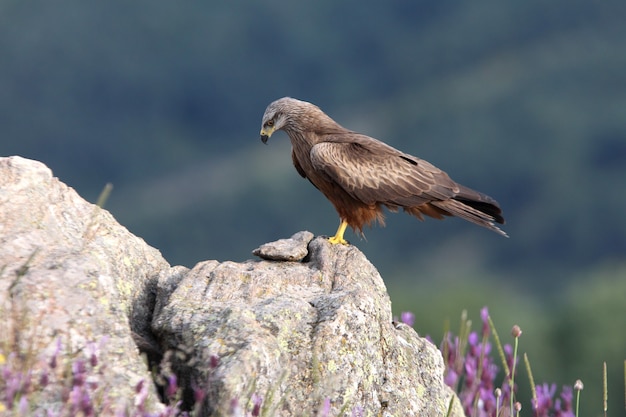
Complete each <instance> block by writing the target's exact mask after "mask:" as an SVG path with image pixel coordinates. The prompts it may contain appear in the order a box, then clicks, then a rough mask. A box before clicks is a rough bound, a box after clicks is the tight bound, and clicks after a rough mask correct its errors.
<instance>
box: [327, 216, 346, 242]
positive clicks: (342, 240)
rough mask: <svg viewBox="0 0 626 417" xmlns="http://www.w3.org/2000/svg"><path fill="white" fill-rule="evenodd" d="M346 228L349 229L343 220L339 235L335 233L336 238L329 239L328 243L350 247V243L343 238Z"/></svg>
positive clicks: (338, 231)
mask: <svg viewBox="0 0 626 417" xmlns="http://www.w3.org/2000/svg"><path fill="white" fill-rule="evenodd" d="M346 227H348V223H347V222H346V221H345V220H341V223H340V224H339V228H338V229H337V233H335V236H333V237H331V238H329V239H328V241H329V242H330V243H332V244H333V245H337V244H339V243H340V244H342V245H349V243H348V241H347V240H345V239H344V238H343V234H344V232H345V231H346Z"/></svg>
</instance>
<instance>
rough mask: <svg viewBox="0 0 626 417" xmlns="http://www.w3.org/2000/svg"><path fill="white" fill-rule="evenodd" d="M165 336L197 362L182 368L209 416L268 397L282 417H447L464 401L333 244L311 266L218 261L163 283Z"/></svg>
mask: <svg viewBox="0 0 626 417" xmlns="http://www.w3.org/2000/svg"><path fill="white" fill-rule="evenodd" d="M153 330H154V332H155V333H156V334H157V335H158V339H159V340H161V341H162V342H163V343H164V345H163V346H162V348H163V350H176V349H182V350H183V351H184V352H186V353H187V354H190V355H191V356H192V357H193V358H194V360H193V361H192V362H193V364H194V365H193V366H187V365H186V363H187V362H189V357H188V356H187V355H185V356H184V360H182V361H180V363H179V364H178V365H177V367H178V369H179V372H181V373H182V374H184V375H185V377H186V381H187V383H190V382H192V383H193V384H195V385H197V386H204V387H206V388H207V389H208V393H209V395H208V397H207V401H206V403H205V404H204V412H205V413H206V415H211V414H212V413H214V412H215V411H216V410H224V409H227V408H228V407H229V404H230V403H231V401H232V399H233V398H238V399H239V400H240V402H243V403H247V402H248V401H249V399H250V398H252V394H253V393H256V394H258V395H261V396H262V397H264V398H265V400H266V401H265V406H266V407H268V409H270V410H272V411H273V412H272V414H270V415H277V416H300V415H306V416H312V415H316V414H317V412H318V411H319V410H320V408H321V407H322V405H323V403H324V401H325V400H326V399H327V398H328V399H330V401H331V413H330V415H332V416H335V415H344V413H347V415H351V413H352V412H353V411H361V412H362V414H360V415H364V416H444V415H445V413H446V410H447V407H448V404H449V400H450V397H451V395H452V392H451V391H450V390H449V389H448V388H447V387H446V386H445V385H444V383H443V379H442V376H443V361H442V358H441V355H440V354H439V351H438V350H437V348H436V347H435V346H433V345H432V344H431V343H429V342H428V341H426V340H425V339H422V338H420V337H418V335H417V334H416V333H415V331H414V330H413V329H411V328H409V327H408V326H406V325H402V324H400V325H394V324H393V323H392V316H391V303H390V300H389V296H388V295H387V291H386V288H385V285H384V283H383V281H382V279H381V277H380V275H379V274H378V272H377V271H376V269H375V268H374V266H373V265H372V264H370V263H369V262H368V261H367V259H366V258H365V256H364V255H363V254H362V253H361V252H360V251H359V250H358V249H357V248H356V247H354V246H343V245H330V244H329V243H328V241H327V240H326V239H324V238H316V239H315V240H313V241H312V242H311V243H310V244H309V254H308V257H307V262H305V263H293V262H268V261H248V262H244V263H233V262H223V263H218V262H215V261H207V262H201V263H199V264H198V265H196V266H195V267H194V268H193V269H192V270H191V271H189V273H188V274H186V275H185V276H184V277H183V278H182V279H181V280H180V281H179V282H178V283H177V285H175V286H174V285H171V282H169V281H168V280H166V279H163V280H162V281H161V282H160V284H159V292H158V294H157V308H156V311H155V315H154V321H153ZM211 356H214V357H218V358H219V361H218V364H217V366H216V361H215V360H213V364H211V360H210V358H211ZM457 404H458V403H457ZM452 415H455V416H461V415H463V414H462V411H460V409H459V408H458V407H457V408H455V413H453V414H452Z"/></svg>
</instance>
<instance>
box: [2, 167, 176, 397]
mask: <svg viewBox="0 0 626 417" xmlns="http://www.w3.org/2000/svg"><path fill="white" fill-rule="evenodd" d="M168 270H169V265H168V263H167V262H166V261H165V260H164V259H163V257H161V255H160V253H159V252H158V251H157V250H156V249H154V248H151V247H150V246H148V245H147V244H146V243H145V242H144V241H143V240H142V239H140V238H138V237H135V236H133V235H132V234H131V233H130V232H129V231H128V230H126V229H125V228H124V227H122V226H120V225H119V224H118V223H117V222H116V221H115V219H113V217H112V216H111V215H110V214H109V213H108V212H107V211H106V210H102V209H100V208H98V207H97V206H95V205H93V204H90V203H88V202H86V201H85V200H83V199H82V198H80V197H79V196H78V194H77V193H76V192H75V191H74V190H73V189H71V188H69V187H67V186H66V185H65V184H63V183H61V182H60V181H59V180H58V179H57V178H54V177H53V176H52V173H51V171H50V169H48V168H47V167H46V166H45V165H43V164H42V163H40V162H36V161H31V160H27V159H24V158H20V157H10V158H0V311H2V316H3V317H2V321H3V323H2V326H4V327H5V328H6V329H13V330H14V332H13V334H7V332H0V347H2V346H10V347H13V348H15V349H16V350H18V351H19V352H20V353H22V354H24V353H25V352H33V355H34V356H41V355H43V354H44V353H51V352H52V351H53V350H54V347H55V346H56V341H57V339H60V340H61V343H62V345H63V351H66V352H68V354H67V355H66V356H65V357H64V358H62V359H63V361H62V363H61V364H60V366H61V367H63V366H67V364H66V363H64V362H67V361H69V360H70V359H71V358H73V357H76V356H80V355H84V349H85V346H86V343H87V342H89V341H95V342H98V341H100V340H101V339H102V338H103V337H105V338H106V343H105V344H104V347H103V349H102V351H101V352H100V362H101V363H103V364H106V366H105V367H103V375H102V376H101V378H100V379H101V381H100V383H101V384H103V392H106V393H107V395H108V398H109V400H110V401H111V403H112V405H113V407H118V406H121V405H122V404H124V403H127V404H132V402H133V399H134V387H135V385H136V384H137V383H138V382H139V381H140V380H141V379H145V380H147V381H151V376H150V373H149V372H148V370H147V367H146V365H145V362H144V360H143V359H142V358H141V356H140V355H139V351H138V350H137V347H136V345H135V343H134V341H133V338H132V333H133V332H137V333H139V334H142V333H143V334H146V331H149V329H148V328H149V322H150V318H151V316H152V307H151V304H153V303H154V300H152V302H150V299H149V298H150V297H151V296H150V293H151V292H152V293H154V291H150V287H151V286H154V284H156V282H157V277H158V275H159V273H160V272H162V271H168ZM152 298H154V296H152ZM14 335H17V336H14ZM42 359H44V358H43V357H42ZM37 366H38V364H37V362H36V361H35V368H37ZM35 371H36V369H35ZM55 395H58V396H60V395H61V393H60V392H56V393H54V392H52V393H50V396H51V398H50V399H49V400H50V401H51V402H54V401H55V398H54V397H55ZM150 395H151V399H150V401H149V402H150V403H151V404H153V406H152V408H154V409H157V408H159V407H160V403H159V402H158V399H157V396H156V395H155V390H154V389H151V391H150ZM56 401H61V398H60V397H58V398H56Z"/></svg>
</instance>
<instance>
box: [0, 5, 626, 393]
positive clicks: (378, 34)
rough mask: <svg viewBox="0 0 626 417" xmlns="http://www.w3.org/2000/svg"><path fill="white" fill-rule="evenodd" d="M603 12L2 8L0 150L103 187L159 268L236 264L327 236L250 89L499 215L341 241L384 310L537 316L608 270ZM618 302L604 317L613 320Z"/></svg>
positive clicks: (558, 309) (623, 31) (615, 42)
mask: <svg viewBox="0 0 626 417" xmlns="http://www.w3.org/2000/svg"><path fill="white" fill-rule="evenodd" d="M625 12H626V3H624V2H623V1H619V0H613V1H603V2H589V1H580V0H573V1H572V0H570V1H565V0H555V1H552V2H550V3H549V4H548V3H546V2H542V1H539V0H529V1H526V2H513V3H511V2H498V1H494V0H488V1H483V2H461V1H438V2H420V1H399V0H398V1H395V0H394V1H390V2H379V3H377V4H371V5H368V6H367V7H363V6H362V3H361V2H357V1H354V0H347V1H343V2H333V1H328V0H320V1H317V2H314V3H313V2H311V3H296V2H287V1H280V0H274V1H268V2H263V3H258V4H257V3H253V4H249V2H245V1H241V0H235V1H229V2H226V1H218V2H192V3H184V4H182V3H174V2H166V1H162V0H152V1H149V2H148V1H145V0H143V1H136V2H131V3H129V2H123V1H120V0H111V1H107V2H98V3H88V2H81V1H78V0H63V1H60V2H54V3H52V2H45V1H23V0H20V1H18V0H6V1H4V2H3V3H2V4H1V5H0V60H1V65H0V154H2V155H14V154H17V155H21V156H25V157H29V158H34V159H38V160H41V161H43V162H45V163H46V164H48V165H49V166H50V167H51V168H52V169H53V170H54V172H55V175H57V176H59V177H60V178H61V180H63V181H65V182H66V183H68V184H70V185H71V186H73V187H74V188H76V189H77V191H78V192H79V193H80V194H81V195H83V196H84V197H86V198H88V199H90V200H91V201H95V200H96V198H97V195H98V193H99V192H100V190H101V189H102V188H103V186H104V184H105V183H107V182H112V183H113V184H114V187H115V188H114V190H113V193H112V195H111V198H110V200H109V201H108V203H107V208H108V209H109V210H110V211H111V212H112V213H113V214H114V215H115V217H116V218H117V219H118V220H119V221H120V222H121V223H122V224H124V225H126V226H127V227H128V228H129V229H130V230H131V231H132V232H133V233H135V234H137V235H139V236H142V237H144V238H145V239H146V241H147V242H148V243H149V244H151V245H153V246H155V247H157V248H159V249H160V250H161V251H162V252H163V254H164V256H165V257H166V258H167V259H168V260H169V261H170V262H171V263H173V264H185V265H187V266H192V265H193V264H194V263H195V262H197V261H200V260H204V259H219V260H226V259H233V260H244V259H248V258H250V257H251V254H250V251H251V250H252V249H253V248H255V247H257V246H258V245H259V244H261V243H264V242H267V241H270V240H275V239H278V238H282V237H287V236H290V235H291V234H292V233H295V232H297V231H300V230H305V229H306V230H310V231H312V232H314V233H315V234H316V235H319V234H332V233H334V231H335V228H336V226H337V223H338V218H337V216H336V214H335V212H334V210H333V208H332V207H331V205H330V204H329V203H328V202H327V201H326V200H325V199H324V198H323V196H322V195H321V194H319V193H318V192H317V190H315V189H314V188H313V187H312V186H311V185H310V184H309V183H308V182H306V181H305V180H303V179H301V178H300V177H299V176H298V175H297V173H296V172H295V170H294V169H293V167H292V166H291V158H290V155H289V152H290V145H289V143H288V139H287V137H286V135H284V134H282V133H281V134H277V135H275V136H273V137H272V139H271V140H270V142H269V146H263V145H262V144H261V143H260V141H259V137H258V132H259V129H260V121H261V116H262V114H263V111H264V109H265V106H266V105H267V104H268V103H269V102H271V101H272V100H274V99H276V98H279V97H282V96H285V95H289V96H293V97H296V98H300V99H303V100H307V101H311V102H313V103H315V104H317V105H319V106H320V107H321V108H322V109H324V110H325V111H326V112H327V113H329V114H330V115H331V116H332V117H333V118H335V119H336V120H337V121H338V122H340V123H341V124H343V125H344V126H346V127H348V128H350V129H352V130H357V131H361V132H363V133H366V134H369V135H370V136H374V137H377V138H379V139H382V140H384V141H385V142H387V143H389V144H391V145H393V146H395V147H397V148H400V149H401V150H403V151H405V152H408V153H410V154H414V155H416V156H419V157H421V158H424V159H427V160H429V161H430V162H432V163H434V164H435V165H437V166H439V167H440V168H442V169H444V170H446V171H447V172H448V173H449V174H450V175H451V176H452V178H454V179H456V180H457V181H459V182H461V183H463V184H465V185H467V186H470V187H473V188H476V189H478V190H480V191H483V192H485V193H487V194H489V195H491V196H493V197H494V198H496V199H497V200H498V201H499V202H500V204H501V205H502V207H503V209H504V213H505V217H506V219H507V225H506V226H505V227H504V229H505V230H506V231H507V232H508V233H509V235H510V236H511V238H510V239H503V238H501V237H499V236H498V235H496V234H494V233H490V232H488V231H486V230H483V229H480V228H478V227H476V226H473V225H471V224H469V223H467V224H466V223H464V222H462V221H460V220H456V219H448V220H446V221H444V222H438V221H435V220H427V221H426V222H424V223H420V222H418V221H417V220H415V219H414V218H412V217H409V216H406V215H400V214H399V215H390V216H388V219H387V227H386V228H384V229H383V228H374V229H372V230H367V231H366V239H361V238H359V237H358V236H355V235H354V234H352V233H350V232H349V233H347V234H346V237H347V238H348V239H349V240H351V242H352V243H354V244H356V245H357V246H358V247H359V248H360V249H361V250H363V252H365V253H366V255H367V256H368V257H369V259H370V260H372V262H373V263H374V264H375V265H376V266H377V267H378V268H379V270H380V271H381V274H382V276H383V277H384V278H385V280H386V282H387V283H388V286H389V288H390V291H391V294H392V299H394V303H395V305H396V306H398V309H408V308H412V309H415V310H417V309H420V308H422V305H420V306H417V305H416V304H415V303H416V300H418V299H419V300H422V298H426V300H424V302H426V301H427V302H429V303H430V305H429V306H428V308H427V309H426V310H425V311H428V312H430V313H431V314H432V317H428V319H427V320H425V322H427V323H429V324H431V325H437V324H436V323H435V324H433V322H434V321H438V322H441V320H443V317H442V315H444V314H445V315H451V316H452V317H456V315H457V314H458V312H459V311H460V309H461V308H463V307H468V308H473V307H474V305H477V306H478V307H480V306H481V305H485V304H488V305H490V306H494V308H493V309H492V311H494V310H495V311H500V312H501V314H505V315H507V316H506V317H507V318H508V317H509V316H508V314H511V315H512V316H513V317H520V316H523V317H532V318H533V320H534V319H537V320H540V319H539V318H538V317H537V315H535V316H533V315H532V313H530V312H529V311H528V310H529V309H537V310H536V311H535V312H540V311H547V312H549V313H550V314H553V315H554V316H559V315H561V314H565V312H567V311H569V310H568V308H569V307H567V306H570V305H571V304H568V303H569V302H568V301H564V300H566V299H567V300H569V298H568V297H569V296H564V294H565V293H567V294H569V291H570V290H569V288H572V286H574V285H577V286H578V285H588V284H589V282H591V283H593V282H594V280H595V278H594V277H596V276H598V274H600V273H601V274H602V276H605V275H610V276H621V277H622V281H623V275H622V273H623V272H624V270H625V269H624V268H623V267H622V265H624V261H625V253H626V221H624V213H626V187H625V185H626V124H625V121H626V53H625V49H624V45H626V25H624V16H626V14H625ZM459 288H464V289H468V288H474V289H475V291H474V292H472V291H469V290H468V291H465V292H464V293H463V294H459V293H458V289H459ZM408 289H414V291H413V292H409V290H408ZM572 291H573V290H572ZM590 291H591V290H590ZM574 292H575V291H574ZM422 293H423V294H422ZM429 293H430V294H436V295H437V296H430V297H427V296H426V297H424V295H425V294H429ZM412 294H419V295H417V296H415V297H414V296H413V295H412ZM451 294H452V295H451ZM514 294H516V296H515V298H516V299H517V302H516V303H509V302H508V300H509V299H510V298H511V297H514ZM461 295H466V296H467V297H466V298H461ZM623 295H624V294H623V293H621V294H617V295H615V296H620V297H621V298H623ZM581 296H583V295H581ZM412 297H414V298H412ZM451 297H452V298H451ZM454 297H458V298H454ZM452 300H454V301H453V302H452ZM466 304H467V305H466ZM529 304H531V305H532V307H531V306H530V305H529ZM498 306H502V308H500V309H499V307H498ZM599 308H600V310H601V306H600V307H599ZM507 309H508V310H507ZM511 309H513V311H511ZM474 311H478V310H477V309H476V310H474ZM625 312H626V307H624V308H622V309H620V310H618V311H617V312H615V311H611V312H607V313H606V314H607V317H609V316H610V318H612V319H613V320H614V323H615V324H616V325H620V324H621V327H623V325H624V320H623V317H625V315H624V313H625ZM524 315H526V316H524ZM496 321H497V320H496ZM531 322H532V323H535V321H532V320H531ZM419 323H420V319H419V317H418V327H419ZM502 324H506V326H508V323H502ZM511 324H512V323H511ZM424 325H425V324H424ZM548 328H549V326H546V329H548ZM505 331H506V330H505ZM546 331H549V330H546ZM527 333H530V332H527ZM555 343H556V342H555ZM619 346H622V347H623V346H624V344H621V345H619ZM624 349H625V350H626V347H624ZM618 350H619V349H618ZM622 356H623V355H622ZM598 369H599V368H598ZM594 372H595V371H594ZM548 378H549V375H548V376H546V379H548ZM618 380H619V379H618ZM563 382H564V383H565V382H568V383H572V382H573V381H571V382H569V381H563ZM618 391H619V389H618Z"/></svg>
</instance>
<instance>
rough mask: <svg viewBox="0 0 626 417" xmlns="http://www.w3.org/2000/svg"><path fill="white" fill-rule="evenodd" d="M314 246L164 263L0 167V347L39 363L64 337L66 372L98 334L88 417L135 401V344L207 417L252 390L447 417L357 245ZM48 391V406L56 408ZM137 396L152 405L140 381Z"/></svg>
mask: <svg viewBox="0 0 626 417" xmlns="http://www.w3.org/2000/svg"><path fill="white" fill-rule="evenodd" d="M311 239H312V235H311V234H310V233H309V232H300V233H298V234H296V235H294V236H293V237H292V238H290V239H285V240H281V241H278V242H273V243H271V244H266V245H263V246H262V247H260V248H259V249H258V251H257V252H258V254H259V256H262V257H264V258H269V259H272V260H271V261H269V260H261V261H254V260H251V261H247V262H243V263H234V262H222V263H220V262H217V261H205V262H201V263H199V264H198V265H196V266H195V267H194V268H193V269H191V270H189V269H188V268H184V267H174V268H171V267H170V265H169V264H168V263H167V262H166V261H165V260H164V259H163V258H162V256H161V255H160V253H159V252H158V251H157V250H156V249H154V248H151V247H149V246H148V245H147V244H146V243H145V242H144V241H143V240H142V239H140V238H138V237H136V236H134V235H132V234H131V233H129V232H128V230H126V229H125V228H124V227H122V226H120V225H119V224H118V223H117V222H116V221H115V219H114V218H113V217H112V216H111V215H110V214H109V213H108V212H107V211H106V210H103V209H100V208H98V207H96V206H94V205H92V204H90V203H88V202H86V201H84V200H83V199H81V198H80V197H79V196H78V195H77V194H76V192H75V191H74V190H72V189H71V188H69V187H67V186H66V185H64V184H63V183H61V182H60V181H59V180H58V179H56V178H54V177H53V176H52V173H51V172H50V170H49V169H48V168H46V167H45V166H44V165H43V164H41V163H39V162H36V161H30V160H26V159H23V158H19V157H10V158H0V311H1V312H2V319H3V320H2V322H1V323H0V349H6V348H7V347H8V348H12V349H14V350H15V351H17V353H20V354H24V352H29V354H30V355H32V356H33V357H38V358H39V357H42V358H43V357H45V355H47V354H49V353H50V352H52V351H53V350H54V349H55V346H56V341H57V340H61V341H62V343H63V345H64V346H65V347H66V350H67V351H68V352H69V353H68V352H66V353H65V356H64V357H62V358H60V359H61V366H67V364H68V363H69V361H71V360H72V359H75V358H76V357H80V356H81V355H83V356H84V355H85V347H86V344H87V342H89V341H101V340H103V338H104V339H105V340H106V341H105V342H103V343H102V344H100V345H99V346H100V348H99V349H100V352H99V358H100V363H102V364H104V365H105V366H102V367H101V372H100V373H99V374H98V376H97V378H98V383H99V384H100V385H99V386H100V387H101V392H102V393H104V394H105V395H106V398H107V401H108V402H109V405H108V406H107V407H105V408H103V409H101V410H100V412H99V413H97V414H99V415H111V414H112V413H113V411H114V410H115V409H117V408H118V406H120V405H121V404H127V405H129V406H130V407H132V403H133V401H134V398H135V396H136V393H135V391H134V389H135V385H136V384H137V382H138V381H140V380H142V379H143V380H146V381H150V380H151V373H150V372H149V371H148V365H147V364H146V362H145V360H144V359H143V358H142V357H141V355H140V352H139V349H141V350H142V351H143V352H146V353H148V356H149V358H150V359H152V360H153V361H157V362H158V361H161V360H162V359H163V361H162V363H166V364H168V365H167V367H168V368H171V369H172V370H173V371H175V372H177V375H178V380H179V385H180V386H181V387H182V388H183V399H184V400H185V404H189V403H190V402H191V401H192V399H193V389H194V388H196V389H201V390H202V391H203V392H204V393H205V394H206V397H205V398H204V400H203V402H202V415H206V416H228V415H233V413H232V411H233V409H234V408H237V407H239V408H240V409H247V410H250V409H251V407H252V403H253V400H254V398H256V397H257V396H262V397H263V411H262V414H261V415H263V416H314V415H318V412H319V411H320V409H321V408H322V407H323V404H324V402H325V401H330V412H329V414H328V415H330V416H339V415H342V416H343V415H347V416H350V415H353V414H352V413H353V412H357V414H354V415H362V416H444V415H445V413H446V409H447V406H448V403H449V401H450V398H451V396H452V395H453V394H452V392H451V391H450V390H449V389H448V388H447V387H446V386H445V385H444V384H443V361H442V358H441V355H440V354H439V352H438V350H437V349H436V348H435V346H433V345H432V344H430V343H429V342H428V341H426V340H425V339H422V338H420V337H418V335H417V334H416V333H415V331H414V330H413V329H411V328H409V327H408V326H405V325H402V324H394V323H393V322H392V317H391V304H390V300H389V296H388V295H387V291H386V288H385V285H384V283H383V281H382V279H381V277H380V275H379V274H378V272H377V271H376V269H375V268H374V266H373V265H371V264H370V263H369V262H368V261H367V259H366V258H365V256H364V255H363V254H362V253H361V252H360V251H359V250H358V249H357V248H356V247H353V246H343V245H330V244H329V243H328V242H327V240H326V239H323V238H317V239H314V240H311ZM8 353H9V352H5V354H8ZM163 355H164V356H163ZM40 364H41V363H40V362H38V361H36V360H35V361H33V363H32V366H33V371H34V372H37V367H38V366H39V365H40ZM153 365H154V363H153ZM49 391H50V392H48V393H47V396H46V398H45V400H46V404H45V406H46V407H52V408H54V407H55V404H58V403H62V402H63V399H62V398H61V391H58V390H57V391H55V390H54V389H50V390H49ZM148 396H149V401H148V404H149V407H150V408H152V409H153V410H158V409H161V408H162V407H163V405H162V404H161V403H160V402H159V398H158V396H157V395H156V389H155V388H154V386H153V385H152V384H150V389H149V393H148ZM235 405H237V407H235ZM457 405H458V402H457ZM451 415H453V416H462V415H463V413H462V411H461V410H460V407H455V409H454V412H453V413H452V414H451Z"/></svg>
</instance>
